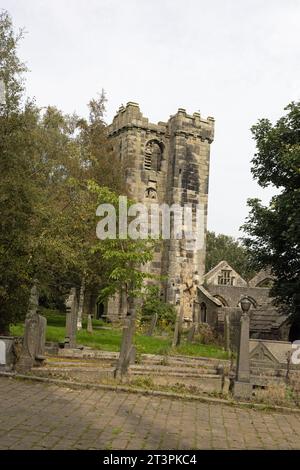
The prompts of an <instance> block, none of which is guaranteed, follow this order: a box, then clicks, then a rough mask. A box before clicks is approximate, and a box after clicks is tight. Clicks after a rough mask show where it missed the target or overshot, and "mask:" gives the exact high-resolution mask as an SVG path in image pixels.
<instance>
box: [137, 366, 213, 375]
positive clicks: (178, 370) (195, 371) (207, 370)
mask: <svg viewBox="0 0 300 470" xmlns="http://www.w3.org/2000/svg"><path fill="white" fill-rule="evenodd" d="M130 369H131V370H132V371H133V372H134V373H135V372H145V373H146V374H147V373H149V374H165V375H169V374H178V375H180V376H182V377H184V376H188V375H189V376H192V375H194V376H195V377H197V376H199V375H203V374H205V375H220V374H218V368H217V367H185V366H184V365H180V366H178V365H176V366H169V365H155V364H152V365H148V364H134V365H131V366H130ZM220 373H221V370H220Z"/></svg>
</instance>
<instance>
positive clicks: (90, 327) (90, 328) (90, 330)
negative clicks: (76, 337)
mask: <svg viewBox="0 0 300 470" xmlns="http://www.w3.org/2000/svg"><path fill="white" fill-rule="evenodd" d="M86 330H87V332H88V333H90V334H92V333H93V323H92V315H91V314H90V313H89V314H88V317H87V328H86Z"/></svg>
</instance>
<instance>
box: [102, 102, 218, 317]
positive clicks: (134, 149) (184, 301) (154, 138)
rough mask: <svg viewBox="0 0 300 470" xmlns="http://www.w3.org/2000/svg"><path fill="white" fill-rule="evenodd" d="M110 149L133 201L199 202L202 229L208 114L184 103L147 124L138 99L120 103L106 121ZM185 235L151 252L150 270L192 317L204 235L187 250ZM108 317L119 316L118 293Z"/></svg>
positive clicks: (202, 262)
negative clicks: (191, 111) (188, 110)
mask: <svg viewBox="0 0 300 470" xmlns="http://www.w3.org/2000/svg"><path fill="white" fill-rule="evenodd" d="M108 132H109V137H110V139H111V141H112V144H113V147H114V151H115V153H116V154H117V155H118V156H119V159H120V163H121V165H122V167H123V168H124V169H125V170H124V171H125V176H126V183H127V185H128V190H129V194H130V196H131V197H132V199H134V200H135V201H137V202H142V203H143V204H146V205H148V204H151V203H153V202H157V203H159V204H163V203H166V204H168V205H169V206H171V205H172V204H174V203H175V204H179V205H180V206H183V205H185V204H201V207H203V210H204V215H203V224H204V233H206V219H207V198H208V179H209V158H210V144H211V143H212V141H213V136H214V119H213V118H212V117H208V118H207V119H203V118H202V117H201V116H200V114H199V113H194V114H193V115H192V116H191V115H188V114H187V113H186V111H185V110H184V109H178V111H177V113H176V114H175V115H173V116H171V117H170V119H169V120H168V121H167V122H158V124H152V123H150V122H149V120H148V119H147V118H145V117H144V116H143V115H142V113H141V111H140V109H139V106H138V104H136V103H133V102H129V103H128V104H127V106H126V107H123V106H121V107H120V109H119V111H118V112H117V114H116V116H115V117H114V119H113V122H112V124H111V125H110V126H109V127H108ZM186 248H187V247H186V240H177V239H174V238H173V239H170V240H165V241H164V242H163V246H162V247H161V246H160V247H159V250H158V251H157V252H156V253H155V256H154V260H153V262H152V263H151V266H150V267H149V270H150V271H151V272H152V273H155V274H158V275H163V276H165V277H167V280H166V281H162V283H161V296H162V298H163V299H164V300H166V301H169V302H171V303H174V304H177V305H178V304H180V305H183V308H184V317H185V318H187V319H188V318H190V319H191V318H192V316H193V312H194V309H195V300H196V286H197V285H199V284H201V283H202V278H203V275H204V269H205V236H204V246H203V247H201V249H196V250H195V249H194V250H187V249H186ZM107 313H108V317H109V318H111V319H115V318H116V317H119V316H120V315H121V316H122V298H121V296H120V298H118V299H114V300H113V301H111V302H109V305H108V312H107Z"/></svg>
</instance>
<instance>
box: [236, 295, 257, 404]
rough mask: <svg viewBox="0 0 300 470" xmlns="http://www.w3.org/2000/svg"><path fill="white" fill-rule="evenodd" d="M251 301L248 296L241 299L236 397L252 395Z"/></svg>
mask: <svg viewBox="0 0 300 470" xmlns="http://www.w3.org/2000/svg"><path fill="white" fill-rule="evenodd" d="M250 306H251V303H250V301H249V300H248V299H247V298H244V299H242V300H241V308H242V311H243V313H242V315H241V319H240V341H239V351H238V359H237V370H236V380H235V383H234V390H233V392H234V396H235V397H236V398H247V399H248V398H250V397H251V395H252V388H253V387H252V384H251V382H250V351H249V334H250V333H249V332H250V316H249V313H248V312H249V309H250Z"/></svg>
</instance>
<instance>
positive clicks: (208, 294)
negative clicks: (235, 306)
mask: <svg viewBox="0 0 300 470" xmlns="http://www.w3.org/2000/svg"><path fill="white" fill-rule="evenodd" d="M198 289H199V290H200V292H202V294H203V295H204V296H205V297H206V298H207V299H208V300H210V301H211V302H213V303H214V304H215V305H217V306H218V307H223V304H222V302H221V301H220V300H219V299H217V298H216V297H214V296H213V295H211V294H210V293H209V292H208V290H206V289H205V288H204V287H203V286H198Z"/></svg>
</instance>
